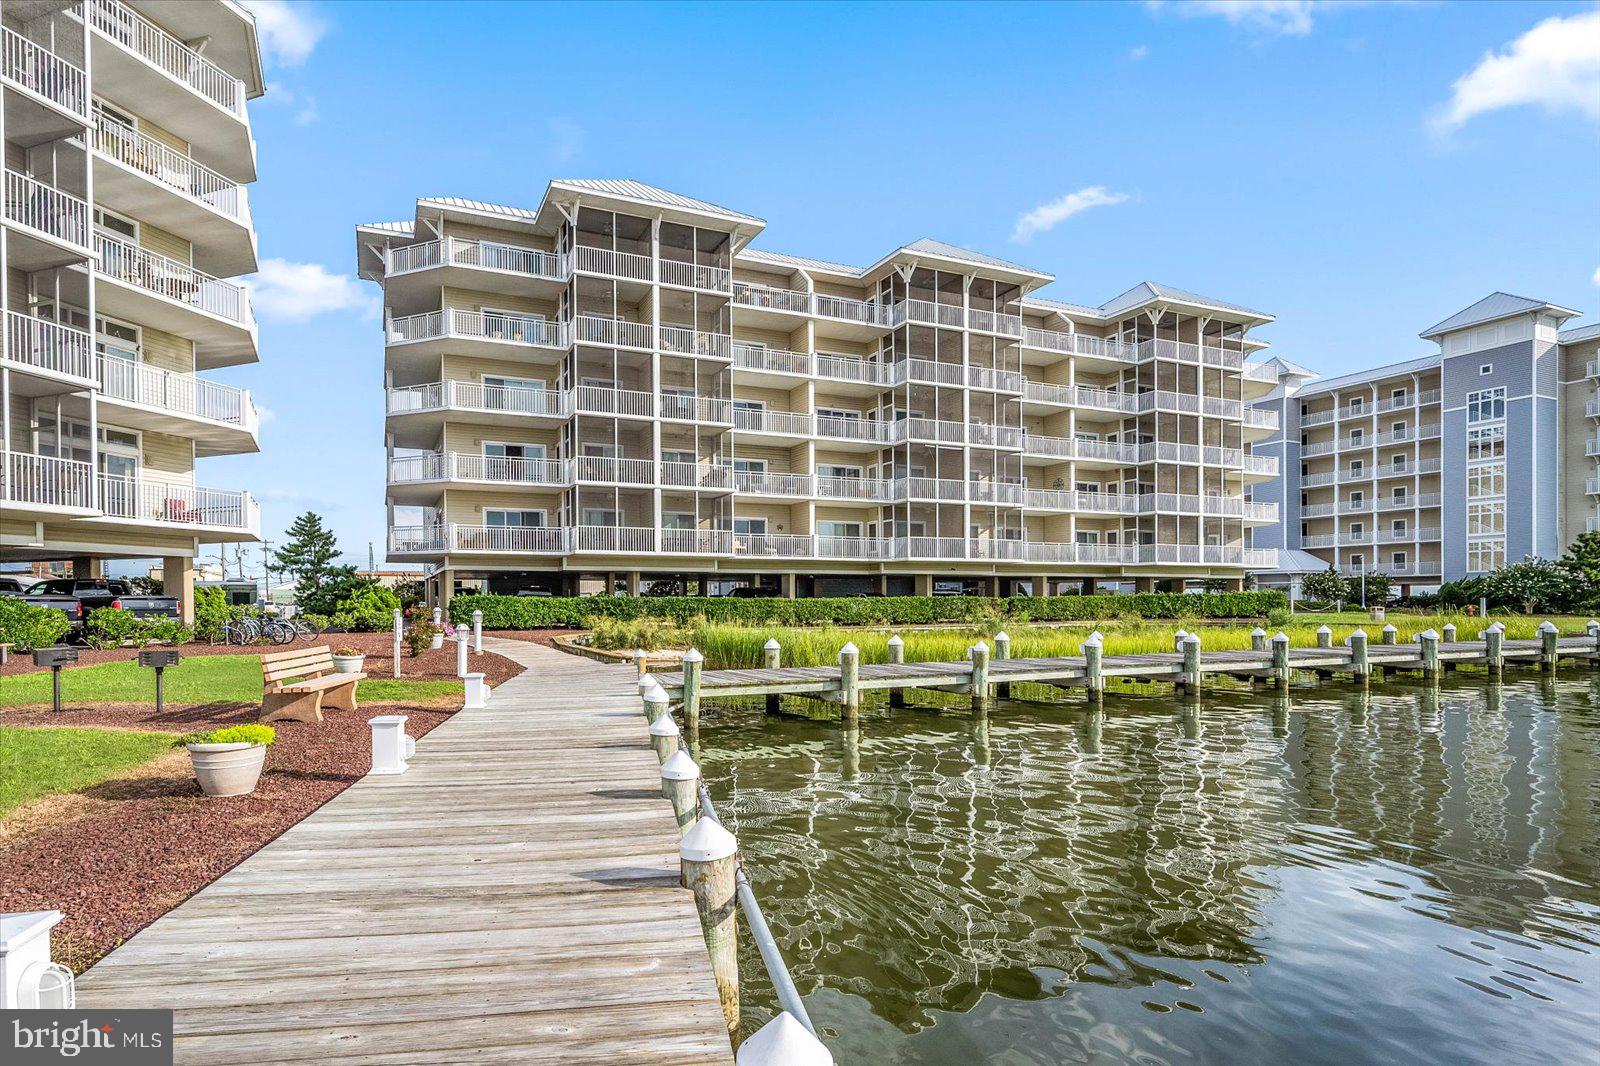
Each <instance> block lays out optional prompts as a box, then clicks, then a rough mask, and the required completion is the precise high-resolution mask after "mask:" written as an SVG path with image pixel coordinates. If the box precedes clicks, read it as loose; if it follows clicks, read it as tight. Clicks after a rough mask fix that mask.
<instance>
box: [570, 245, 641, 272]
mask: <svg viewBox="0 0 1600 1066" xmlns="http://www.w3.org/2000/svg"><path fill="white" fill-rule="evenodd" d="M652 263H653V260H652V259H651V258H650V257H649V256H648V255H640V254H638V253H637V252H613V251H611V250H610V249H608V248H590V247H588V246H587V245H582V244H580V245H578V246H577V247H575V248H574V249H573V250H572V265H573V267H574V268H575V269H578V270H582V271H585V272H587V273H590V274H606V275H608V276H610V277H614V278H626V279H629V280H631V281H650V280H652V279H653V278H654V277H655V271H654V269H653V268H652Z"/></svg>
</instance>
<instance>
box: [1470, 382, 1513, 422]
mask: <svg viewBox="0 0 1600 1066" xmlns="http://www.w3.org/2000/svg"><path fill="white" fill-rule="evenodd" d="M1505 416H1506V390H1505V386H1503V385H1502V386H1501V387H1500V388H1498V389H1479V390H1478V391H1477V392H1469V393H1467V422H1468V424H1469V425H1470V424H1476V423H1478V422H1498V421H1500V420H1501V419H1503V418H1505Z"/></svg>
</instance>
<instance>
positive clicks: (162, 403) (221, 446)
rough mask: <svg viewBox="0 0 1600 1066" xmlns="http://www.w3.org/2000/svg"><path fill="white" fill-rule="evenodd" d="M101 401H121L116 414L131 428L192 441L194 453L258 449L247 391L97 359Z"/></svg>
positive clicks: (121, 361)
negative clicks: (176, 424)
mask: <svg viewBox="0 0 1600 1066" xmlns="http://www.w3.org/2000/svg"><path fill="white" fill-rule="evenodd" d="M96 369H97V371H98V381H99V385H100V398H101V400H102V402H105V401H110V402H113V403H116V404H118V405H126V406H125V408H124V410H123V411H122V412H121V414H120V417H119V419H118V421H119V422H122V423H123V424H126V425H127V426H128V427H129V428H131V429H141V430H154V431H156V432H169V433H170V432H174V427H173V426H172V420H173V419H181V420H182V421H183V422H184V423H185V424H184V425H182V426H181V427H179V428H178V429H177V430H176V432H177V433H179V434H180V435H182V436H184V437H188V438H189V439H191V440H193V441H194V444H195V456H196V457H197V458H205V457H208V456H213V455H230V454H236V453H239V452H253V451H256V450H258V448H259V444H258V442H257V434H258V432H259V430H260V425H261V420H260V415H259V414H258V413H257V411H256V405H255V404H254V403H252V402H251V400H250V393H249V392H247V391H245V390H244V389H236V388H234V387H233V386H231V385H224V384H222V383H220V382H216V381H208V380H206V379H205V378H200V377H196V376H195V375H193V374H179V373H175V372H173V371H171V370H163V369H161V368H159V367H154V366H149V365H147V364H144V363H135V362H132V361H130V360H127V359H116V358H107V357H105V356H99V357H97V358H96Z"/></svg>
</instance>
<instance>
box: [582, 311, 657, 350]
mask: <svg viewBox="0 0 1600 1066" xmlns="http://www.w3.org/2000/svg"><path fill="white" fill-rule="evenodd" d="M574 326H575V339H576V340H577V342H578V343H579V344H605V345H622V346H623V347H627V348H649V347H650V346H651V343H652V341H651V331H650V323H648V322H629V321H627V320H626V319H621V318H601V317H600V316H599V315H579V316H578V317H577V318H576V319H574Z"/></svg>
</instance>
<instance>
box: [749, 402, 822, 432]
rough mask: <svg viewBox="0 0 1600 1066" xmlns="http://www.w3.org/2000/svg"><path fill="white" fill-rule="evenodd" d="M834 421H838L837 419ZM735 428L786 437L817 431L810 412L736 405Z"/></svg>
mask: <svg viewBox="0 0 1600 1066" xmlns="http://www.w3.org/2000/svg"><path fill="white" fill-rule="evenodd" d="M834 421H838V419H835V420H834ZM733 428H734V429H735V430H742V431H744V432H746V433H764V434H774V435H777V436H785V437H809V436H812V435H813V434H814V433H815V432H816V427H815V424H814V423H813V422H812V420H811V416H810V415H809V414H797V413H794V412H791V411H767V410H763V409H756V408H748V407H739V406H737V405H736V406H735V407H734V409H733Z"/></svg>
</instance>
